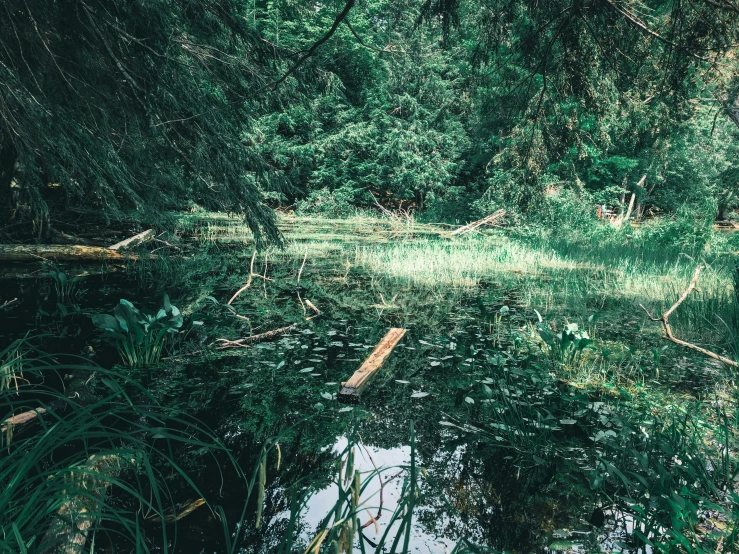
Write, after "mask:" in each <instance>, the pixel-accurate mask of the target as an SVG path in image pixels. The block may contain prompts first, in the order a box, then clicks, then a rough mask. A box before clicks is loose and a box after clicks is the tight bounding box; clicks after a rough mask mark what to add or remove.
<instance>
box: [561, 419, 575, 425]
mask: <svg viewBox="0 0 739 554" xmlns="http://www.w3.org/2000/svg"><path fill="white" fill-rule="evenodd" d="M559 422H560V423H561V424H562V425H574V424H575V423H577V420H576V419H560V420H559Z"/></svg>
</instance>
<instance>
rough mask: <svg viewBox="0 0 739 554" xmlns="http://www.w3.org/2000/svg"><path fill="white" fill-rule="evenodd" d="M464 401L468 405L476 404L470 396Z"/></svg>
mask: <svg viewBox="0 0 739 554" xmlns="http://www.w3.org/2000/svg"><path fill="white" fill-rule="evenodd" d="M464 401H465V402H467V404H474V403H475V401H474V400H473V399H472V398H470V397H469V396H465V398H464Z"/></svg>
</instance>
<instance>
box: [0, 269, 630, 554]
mask: <svg viewBox="0 0 739 554" xmlns="http://www.w3.org/2000/svg"><path fill="white" fill-rule="evenodd" d="M288 270H289V271H288ZM67 271H70V274H71V273H72V270H71V269H67ZM272 271H274V272H275V274H272V275H273V279H274V281H272V282H269V283H265V284H264V286H262V285H263V283H261V282H260V283H257V284H255V286H254V287H253V288H252V289H249V290H248V291H246V293H245V294H243V295H242V296H241V297H239V299H238V300H237V301H235V302H234V309H235V310H236V311H237V312H238V315H240V316H243V317H236V316H234V314H233V312H232V310H230V309H229V308H227V307H226V306H224V302H225V299H227V298H228V297H230V295H231V293H232V292H233V291H234V290H235V289H236V288H238V287H237V286H236V285H235V283H239V282H244V281H245V276H244V275H243V268H242V267H239V269H238V270H234V268H229V266H228V265H227V262H224V266H223V267H221V268H216V269H215V270H210V271H202V268H200V269H198V270H197V271H193V272H192V274H189V275H188V279H190V281H189V286H188V287H187V288H184V289H183V288H180V289H179V290H178V289H176V288H175V289H173V288H171V286H168V284H167V281H166V279H163V278H162V279H151V278H147V277H146V276H144V277H142V275H140V274H125V273H122V274H116V273H110V274H104V275H98V276H91V277H86V278H84V279H82V280H80V281H79V283H78V284H77V285H76V286H75V289H74V291H73V293H72V294H70V295H69V296H68V297H64V298H60V295H59V294H58V292H57V291H56V289H55V287H54V282H53V280H50V279H48V278H40V279H25V280H11V281H3V286H2V294H1V296H0V305H1V304H2V303H3V302H6V301H11V300H13V299H14V298H15V299H17V301H15V302H13V303H12V304H11V305H9V306H8V307H6V308H5V309H4V312H3V316H4V317H3V319H2V323H1V324H0V340H2V342H3V343H6V342H9V341H10V340H11V339H14V338H18V337H20V336H23V335H24V334H26V333H31V334H33V335H39V334H44V335H45V336H44V337H43V338H42V339H39V340H40V344H41V346H42V347H43V348H44V349H45V350H46V351H49V352H57V353H72V354H80V355H82V356H87V357H89V358H91V359H92V360H93V361H94V362H95V363H98V364H100V365H102V366H103V367H114V366H115V364H118V363H119V359H118V357H117V353H116V351H115V349H114V348H113V347H112V346H111V345H110V344H108V343H106V342H104V341H103V340H101V336H100V333H99V332H98V331H96V330H95V329H94V328H93V326H92V324H91V323H90V315H91V314H92V313H95V312H103V313H110V312H111V311H112V309H113V307H114V305H115V304H116V303H117V302H118V300H119V299H120V298H126V299H129V300H131V301H132V302H134V303H135V304H136V305H137V306H140V307H142V308H145V309H148V310H149V311H151V312H153V311H155V310H156V308H157V307H158V306H160V305H161V301H160V294H161V292H163V289H165V288H166V289H168V290H167V292H169V295H170V297H171V299H172V302H173V303H174V304H176V305H178V306H180V307H181V308H183V309H186V310H187V311H186V316H187V317H186V323H185V326H184V327H183V331H182V333H180V336H181V340H179V341H176V342H172V343H171V344H170V347H169V350H168V351H167V352H165V359H164V360H163V361H162V364H161V366H160V367H158V368H157V369H156V371H155V372H154V375H147V376H146V377H145V382H146V384H147V386H148V388H149V389H150V390H151V391H152V392H153V394H154V396H155V397H156V398H157V399H158V400H159V401H160V402H161V403H162V404H165V405H169V406H177V407H178V408H180V409H182V410H184V411H186V412H187V413H188V414H189V415H193V416H195V417H197V418H198V419H200V420H201V421H203V422H204V423H206V424H207V425H209V426H210V427H211V428H212V429H213V430H214V432H215V434H216V435H217V436H218V437H219V438H220V439H221V440H223V441H224V443H225V444H226V445H227V446H228V447H229V448H230V449H231V450H232V452H233V453H234V455H235V457H236V458H237V460H238V462H239V464H240V465H241V467H242V468H243V469H244V471H245V473H246V475H247V476H251V475H252V471H253V470H254V467H255V462H256V460H257V459H258V457H259V452H260V449H261V447H262V445H263V444H264V443H265V441H267V440H268V439H270V438H275V437H276V438H277V440H278V442H279V445H280V460H281V462H280V468H279V470H278V469H277V468H276V462H275V459H274V456H273V457H272V458H269V464H268V468H267V483H266V490H265V495H264V498H265V502H264V506H265V507H264V514H263V517H262V525H261V528H260V529H258V530H257V529H255V528H254V520H255V511H256V510H255V505H256V502H255V496H254V495H252V498H251V501H250V502H249V504H248V506H247V510H246V518H245V520H244V522H243V524H241V525H242V527H241V529H242V532H241V533H240V535H239V539H238V541H239V542H238V544H237V545H236V546H235V551H239V552H245V553H246V552H268V551H274V550H275V549H276V548H277V546H278V545H279V544H280V541H281V537H282V536H283V535H284V533H285V531H286V529H287V525H288V521H289V514H290V511H291V500H290V499H291V495H294V494H295V495H298V497H300V498H304V499H305V506H304V507H303V508H302V509H301V516H300V518H299V524H298V526H297V529H296V530H295V534H294V540H295V541H296V543H295V544H296V545H300V544H302V545H303V546H302V547H301V548H298V546H296V547H295V550H296V551H298V550H299V551H301V552H302V551H303V550H304V549H305V546H307V544H308V543H309V542H310V541H311V539H312V538H313V536H315V534H316V530H317V529H318V527H319V525H320V522H321V521H322V520H323V518H325V516H326V515H327V513H330V512H331V510H332V507H333V505H334V503H335V502H336V499H337V494H338V487H337V485H336V484H335V483H334V482H333V480H334V477H335V476H336V474H337V462H338V463H340V458H341V454H342V452H344V451H345V449H346V448H347V446H348V445H349V441H350V440H351V441H352V444H353V445H354V449H355V459H356V463H355V467H356V468H357V469H359V470H360V471H362V472H367V474H369V473H370V472H373V471H377V472H379V476H373V477H372V478H371V479H370V481H369V483H370V484H369V485H368V486H367V488H366V489H365V491H364V492H363V494H362V497H361V505H362V507H363V510H362V511H361V512H360V519H361V520H362V521H366V522H368V523H369V524H368V526H367V527H366V528H365V529H364V530H363V536H364V537H365V538H364V539H362V540H364V541H365V547H366V548H367V549H368V551H374V548H372V544H373V543H376V542H377V541H378V540H379V537H380V536H381V535H382V533H384V531H385V529H386V527H387V526H388V525H391V522H392V518H391V514H392V512H393V510H394V509H395V507H396V506H397V503H398V499H399V497H400V495H401V489H402V486H401V485H402V483H403V478H402V476H399V474H400V473H402V472H403V471H404V470H403V468H405V467H407V466H408V464H409V463H410V457H411V447H410V428H411V422H413V425H414V430H415V446H414V455H415V458H416V459H415V464H416V465H417V466H418V467H419V468H422V470H421V473H420V475H421V477H420V479H419V483H420V491H421V494H420V496H419V500H418V502H417V505H416V506H415V510H414V517H413V525H412V532H411V541H410V544H411V551H413V552H450V551H452V550H453V549H454V546H455V545H456V544H457V543H458V542H459V541H460V540H462V539H465V540H466V541H469V543H471V544H475V545H478V546H479V547H480V548H483V549H490V550H489V551H515V552H545V551H549V548H548V547H549V546H552V547H553V548H561V549H569V548H575V549H576V550H579V551H583V552H584V551H591V550H593V551H597V548H598V545H599V544H600V545H607V544H608V541H611V540H613V538H612V536H609V529H610V530H613V529H615V528H616V527H617V526H618V525H623V523H622V522H619V523H618V524H617V523H616V521H615V520H613V519H612V518H609V521H608V522H606V525H605V528H598V527H594V526H593V525H591V524H590V521H591V518H592V514H593V512H594V509H595V508H597V507H598V506H599V505H600V500H599V498H598V497H597V495H595V494H593V493H592V491H591V486H590V483H589V477H588V475H589V474H590V473H591V472H592V470H593V465H592V464H593V456H592V455H590V454H589V452H592V451H593V448H594V447H593V444H594V441H593V436H595V435H597V433H598V431H599V430H600V431H601V432H602V431H604V430H605V429H606V428H607V426H608V425H609V424H608V423H607V421H608V417H610V415H611V414H610V412H609V408H608V406H607V405H606V404H604V403H603V402H599V401H598V399H597V398H593V397H591V396H588V395H587V394H581V393H579V392H577V391H572V390H570V389H569V388H567V387H566V386H565V385H563V384H562V383H559V382H558V381H557V380H556V379H554V378H553V377H551V376H550V375H549V370H548V367H547V366H546V364H545V363H544V362H542V360H541V356H540V353H539V352H538V351H535V350H531V348H530V347H528V346H526V341H525V337H524V335H525V334H526V333H530V332H531V330H530V328H527V320H526V318H525V317H524V314H523V313H522V310H520V309H519V308H518V306H517V302H516V298H515V291H503V290H500V289H498V288H496V287H495V286H483V287H481V288H480V289H479V290H478V291H477V292H476V293H475V294H472V295H467V296H454V300H453V301H448V302H447V301H445V299H444V298H440V297H439V296H438V295H430V294H429V293H427V292H422V291H414V290H413V289H412V288H408V287H399V286H397V285H387V284H386V285H384V286H383V285H378V284H375V283H373V281H372V280H371V279H370V278H369V277H362V276H354V277H353V279H354V280H353V281H352V282H345V281H342V280H341V279H339V278H337V275H335V274H333V273H332V272H330V271H327V270H326V269H325V268H316V267H314V268H309V269H308V271H306V272H305V273H304V275H303V281H302V286H301V287H296V286H295V284H294V272H293V270H292V268H286V269H285V275H284V276H280V275H279V271H280V269H279V267H276V268H274V269H273V270H272ZM380 293H382V295H381V298H382V301H381V302H380V303H378V297H379V296H380ZM299 294H300V296H298V295H299ZM395 295H397V300H396V301H394V302H390V301H389V300H390V299H391V298H393V297H394V296H395ZM304 299H309V300H311V302H313V303H314V304H315V305H317V306H318V307H319V308H320V310H321V314H320V316H318V317H313V318H311V319H307V318H308V317H309V316H311V315H312V312H311V311H310V310H307V311H306V312H305V313H304V312H303V309H302V308H301V300H304ZM244 318H248V320H247V319H244ZM288 323H298V324H299V325H298V326H297V327H296V328H295V329H294V330H293V331H291V332H289V333H288V334H285V335H283V336H280V337H277V338H274V339H272V340H269V341H266V342H262V343H258V344H254V345H250V346H249V347H248V348H244V349H233V350H225V351H218V350H215V349H214V347H213V346H211V345H213V344H214V340H215V339H217V338H227V339H229V340H234V339H237V338H239V337H243V336H246V335H249V334H254V333H260V332H264V331H267V330H270V329H274V328H277V327H281V326H284V325H287V324H288ZM397 326H400V327H405V328H407V329H408V333H407V335H406V337H405V338H404V339H403V341H402V342H401V343H400V344H399V345H398V346H397V347H396V348H395V350H394V352H393V353H392V355H391V356H390V357H389V358H388V360H387V362H386V363H385V365H384V367H383V368H382V369H381V370H380V372H379V373H378V374H377V375H376V377H375V378H374V379H373V381H372V382H371V385H370V386H369V387H368V389H367V390H366V391H365V392H364V393H363V395H362V398H361V400H360V402H359V403H358V404H357V405H354V406H347V405H343V404H340V403H339V402H338V401H337V400H336V398H335V393H336V392H337V390H338V386H339V383H341V382H342V381H344V380H346V379H347V378H348V377H349V376H350V375H351V374H352V373H353V372H354V371H355V370H356V369H357V368H358V367H359V365H360V364H361V363H362V361H363V360H364V359H365V358H366V357H367V356H368V355H369V353H370V352H371V351H372V349H373V348H374V346H375V345H376V344H377V343H378V342H379V341H380V339H381V338H382V336H383V335H384V334H385V333H386V332H387V330H388V329H389V328H390V327H397ZM121 371H126V370H125V369H121ZM143 378H144V377H142V379H143ZM563 421H564V423H562V422H563ZM604 422H605V423H604ZM182 455H183V456H184V457H185V459H187V460H188V461H187V465H188V467H189V470H190V472H191V473H192V475H193V480H194V481H195V482H196V483H197V485H198V487H199V488H200V490H201V491H202V493H203V495H204V496H205V498H206V499H207V500H208V501H209V502H210V503H211V504H212V505H218V506H221V507H222V508H223V515H225V518H226V523H225V528H226V529H229V530H230V532H233V531H234V530H235V529H236V526H237V525H240V524H239V520H240V517H241V514H242V510H243V509H244V504H245V499H246V495H247V484H246V482H245V480H244V479H241V478H239V476H238V475H236V474H235V473H234V472H233V471H230V470H229V469H228V468H227V467H226V466H225V464H224V465H223V472H220V471H219V470H218V467H214V464H216V466H217V465H218V464H219V463H220V462H217V461H216V462H214V461H213V459H210V458H208V457H207V456H202V455H201V454H199V453H189V454H188V453H187V452H185V453H183V454H182ZM188 457H189V458H188ZM218 459H219V458H217V457H216V460H218ZM394 476H395V477H394ZM171 487H172V491H173V495H174V497H175V499H176V500H177V501H178V502H181V503H182V504H183V505H185V504H187V503H188V502H189V501H192V500H193V499H195V498H196V496H195V495H194V493H193V491H192V490H191V489H190V488H188V487H187V486H185V485H183V484H182V483H178V482H176V481H173V482H172V483H171ZM380 491H382V502H381V503H382V506H381V516H380V517H379V518H377V522H376V525H375V524H374V523H371V518H373V517H375V518H376V516H377V513H378V508H379V507H380ZM222 519H223V517H222V515H219V514H216V513H215V512H212V511H210V510H209V508H208V507H205V506H204V507H201V508H199V509H197V510H195V511H194V512H193V513H192V514H191V515H189V516H187V517H186V518H184V519H182V520H181V521H179V522H178V524H177V541H176V544H173V546H175V547H176V548H175V551H177V552H186V553H190V552H192V553H200V552H225V551H226V540H225V539H224V523H223V521H222ZM393 524H394V525H395V526H396V527H397V525H398V522H397V521H396V522H394V523H393ZM151 533H152V541H154V542H153V545H156V540H157V539H156V532H155V531H154V530H153V529H152V531H151ZM393 534H394V533H393V532H391V533H390V536H391V537H392V536H393ZM155 548H156V547H155ZM356 548H360V545H359V543H358V542H357V545H356ZM385 551H390V549H389V547H387V548H386V549H385Z"/></svg>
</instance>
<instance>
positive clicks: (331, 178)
mask: <svg viewBox="0 0 739 554" xmlns="http://www.w3.org/2000/svg"><path fill="white" fill-rule="evenodd" d="M0 9H1V10H2V12H3V15H2V17H0V208H1V212H2V218H1V221H2V229H3V233H4V234H5V235H6V237H7V236H9V235H17V234H18V233H21V234H22V233H27V234H31V233H32V236H34V237H35V238H36V239H39V240H53V239H54V236H55V233H56V232H57V230H58V229H62V230H63V229H64V226H65V225H68V224H69V222H71V221H73V222H74V223H75V224H76V225H78V224H79V223H80V222H85V221H98V220H104V221H106V222H111V221H112V222H116V221H129V220H135V221H139V222H141V221H153V220H156V219H157V218H161V217H163V215H165V214H166V213H167V212H168V211H171V210H181V209H186V208H188V207H191V206H192V205H200V206H203V207H205V208H207V209H218V210H224V211H231V212H239V213H243V214H245V217H246V220H247V222H248V223H249V225H250V226H251V227H252V229H253V230H254V231H256V232H257V233H266V236H268V237H276V236H277V232H276V227H275V225H274V215H273V211H272V209H271V208H276V207H281V208H284V209H291V210H296V211H297V212H298V213H303V214H323V215H329V216H344V215H348V214H351V213H352V212H354V211H356V210H357V209H363V208H373V207H374V206H375V203H376V201H378V202H380V203H381V204H382V205H384V206H387V207H390V208H398V207H400V206H402V207H404V208H413V209H415V211H416V214H417V215H418V216H420V217H423V218H425V219H426V220H428V221H437V222H464V221H469V220H472V219H476V218H479V217H482V216H484V215H487V214H489V213H491V212H492V211H493V210H495V209H498V208H505V209H506V210H508V211H509V212H511V213H513V214H515V215H517V216H521V217H532V216H534V217H536V218H539V219H542V220H544V219H546V218H547V217H549V218H556V219H562V218H564V219H568V220H573V221H575V220H578V219H580V218H586V219H588V218H591V219H592V218H594V217H596V209H597V206H605V207H606V209H609V210H614V211H616V212H618V211H622V210H624V209H625V206H626V204H628V201H629V198H630V197H631V195H632V194H634V195H635V206H634V213H635V214H636V215H638V216H641V215H645V216H647V215H654V214H672V215H675V216H676V217H691V218H695V217H698V218H699V219H702V220H705V221H713V220H714V219H716V218H718V219H726V218H729V217H730V215H731V213H732V210H733V209H734V208H735V207H737V206H739V195H737V192H739V166H737V164H736V162H735V159H736V149H737V136H736V135H737V133H738V132H739V129H738V128H737V125H736V123H735V121H739V108H737V105H736V102H735V99H736V97H737V92H736V88H737V85H739V81H738V80H737V78H736V59H735V53H736V41H737V35H738V34H739V25H738V24H737V18H738V17H739V7H738V6H736V5H735V4H733V3H732V2H731V0H705V1H685V0H650V1H643V0H624V1H619V0H568V1H566V2H561V1H558V0H557V1H550V2H538V1H534V0H486V1H482V0H427V1H425V2H419V1H412V0H399V1H393V2H390V1H386V0H358V1H355V0H349V1H348V2H343V1H341V2H300V1H296V0H277V1H270V2H264V1H257V0H197V1H184V0H168V1H160V2H148V1H146V2H145V1H143V0H136V1H128V0H126V1H123V0H112V1H107V2H102V1H95V0H89V1H75V2H71V3H68V2H67V3H59V2H57V3H52V4H49V3H48V2H42V1H40V0H8V1H5V2H3V6H2V8H0Z"/></svg>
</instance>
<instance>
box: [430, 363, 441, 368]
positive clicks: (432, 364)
mask: <svg viewBox="0 0 739 554" xmlns="http://www.w3.org/2000/svg"><path fill="white" fill-rule="evenodd" d="M437 365H441V362H431V367H436V366H437Z"/></svg>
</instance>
